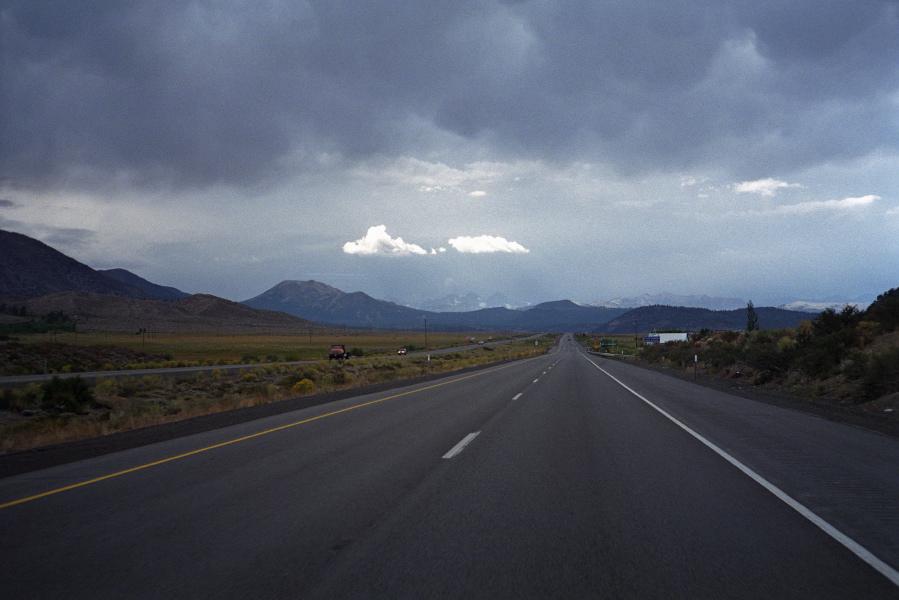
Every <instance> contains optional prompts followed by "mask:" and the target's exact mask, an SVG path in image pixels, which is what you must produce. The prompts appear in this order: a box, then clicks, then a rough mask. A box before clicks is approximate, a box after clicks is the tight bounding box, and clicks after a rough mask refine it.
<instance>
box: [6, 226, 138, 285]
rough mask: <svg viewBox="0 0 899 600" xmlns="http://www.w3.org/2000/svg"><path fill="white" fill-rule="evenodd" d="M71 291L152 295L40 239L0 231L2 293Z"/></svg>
mask: <svg viewBox="0 0 899 600" xmlns="http://www.w3.org/2000/svg"><path fill="white" fill-rule="evenodd" d="M71 291H81V292H92V293H95V294H107V295H113V296H123V297H125V298H149V297H151V295H150V294H148V293H147V292H145V291H143V290H141V289H140V288H137V287H135V286H133V285H129V284H127V283H123V282H121V281H119V280H117V279H113V278H112V277H108V276H107V275H104V274H103V273H100V272H99V271H95V270H94V269H92V268H90V267H89V266H87V265H85V264H82V263H80V262H78V261H77V260H75V259H74V258H70V257H68V256H66V255H65V254H63V253H62V252H59V251H58V250H55V249H53V248H51V247H50V246H48V245H47V244H45V243H43V242H41V241H38V240H36V239H34V238H30V237H28V236H27V235H22V234H21V233H14V232H12V231H4V230H0V296H2V297H3V298H7V299H25V298H36V297H38V296H46V295H47V294H56V293H59V292H71Z"/></svg>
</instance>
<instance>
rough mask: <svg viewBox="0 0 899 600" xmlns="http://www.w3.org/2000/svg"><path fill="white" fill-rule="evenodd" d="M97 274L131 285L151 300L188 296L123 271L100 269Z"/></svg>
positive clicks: (175, 289) (176, 298)
mask: <svg viewBox="0 0 899 600" xmlns="http://www.w3.org/2000/svg"><path fill="white" fill-rule="evenodd" d="M97 272H98V273H103V274H104V275H106V276H107V277H112V278H113V279H115V280H117V281H121V282H122V283H125V284H128V285H132V286H134V287H136V288H138V289H140V290H143V291H144V292H146V293H147V294H149V296H150V297H151V298H156V299H157V300H180V299H181V298H187V297H188V296H190V294H188V293H186V292H182V291H181V290H179V289H178V288H173V287H169V286H165V285H157V284H155V283H153V282H150V281H147V280H146V279H144V278H143V277H139V276H137V275H135V274H134V273H132V272H131V271H126V270H125V269H105V270H104V269H100V270H99V271H97Z"/></svg>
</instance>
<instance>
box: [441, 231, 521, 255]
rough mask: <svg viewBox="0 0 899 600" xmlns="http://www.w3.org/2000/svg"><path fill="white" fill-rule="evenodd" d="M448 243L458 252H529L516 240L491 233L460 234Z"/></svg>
mask: <svg viewBox="0 0 899 600" xmlns="http://www.w3.org/2000/svg"><path fill="white" fill-rule="evenodd" d="M449 244H450V246H452V247H453V248H455V249H456V250H458V251H459V252H464V253H469V254H481V253H485V252H509V253H512V254H526V253H528V252H530V250H528V249H527V248H525V247H524V246H522V245H521V244H519V243H518V242H510V241H509V240H507V239H506V238H503V237H496V236H492V235H479V236H476V237H468V236H460V237H456V238H453V239H451V240H450V241H449Z"/></svg>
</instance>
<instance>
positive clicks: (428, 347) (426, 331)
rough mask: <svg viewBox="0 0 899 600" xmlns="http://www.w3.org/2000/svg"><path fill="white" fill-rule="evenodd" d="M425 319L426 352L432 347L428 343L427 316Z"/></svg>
mask: <svg viewBox="0 0 899 600" xmlns="http://www.w3.org/2000/svg"><path fill="white" fill-rule="evenodd" d="M424 319H425V352H427V351H428V350H429V349H430V346H429V345H428V318H427V317H425V318H424Z"/></svg>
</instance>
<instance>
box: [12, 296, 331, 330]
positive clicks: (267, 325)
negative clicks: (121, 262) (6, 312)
mask: <svg viewBox="0 0 899 600" xmlns="http://www.w3.org/2000/svg"><path fill="white" fill-rule="evenodd" d="M25 304H26V306H27V307H28V311H29V312H31V313H36V314H46V313H49V312H57V311H62V312H64V313H65V314H67V315H69V316H71V317H73V318H74V319H75V320H76V322H77V327H78V330H79V331H85V330H94V331H138V330H141V329H146V330H147V331H149V332H220V333H257V332H263V331H265V330H267V329H277V330H278V331H280V332H283V331H285V330H293V331H295V332H296V333H304V334H305V333H306V332H308V331H309V329H310V328H314V329H315V330H316V331H321V330H322V326H320V325H318V324H314V323H310V322H309V321H307V320H305V319H300V318H299V317H295V316H293V315H288V314H285V313H283V312H276V311H270V310H260V309H256V308H251V307H249V306H245V305H243V304H240V303H238V302H232V301H230V300H225V299H224V298H218V297H216V296H210V295H208V294H195V295H193V296H188V297H186V298H181V299H179V300H156V299H145V298H124V297H121V296H110V295H105V294H94V293H91V292H62V293H59V294H51V295H49V296H42V297H40V298H33V299H31V300H28V301H26V303H25Z"/></svg>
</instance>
